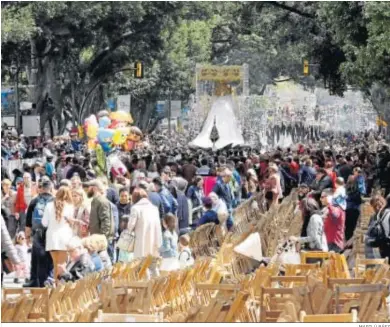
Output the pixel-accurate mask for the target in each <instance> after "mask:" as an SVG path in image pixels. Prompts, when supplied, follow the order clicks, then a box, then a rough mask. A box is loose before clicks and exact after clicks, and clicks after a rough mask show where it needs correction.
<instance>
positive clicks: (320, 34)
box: [1, 1, 390, 133]
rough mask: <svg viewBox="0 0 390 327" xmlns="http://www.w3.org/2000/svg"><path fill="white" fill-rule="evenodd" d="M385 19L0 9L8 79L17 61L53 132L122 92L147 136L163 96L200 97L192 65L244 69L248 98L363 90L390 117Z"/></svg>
mask: <svg viewBox="0 0 390 327" xmlns="http://www.w3.org/2000/svg"><path fill="white" fill-rule="evenodd" d="M389 19H390V4H389V3H387V2H384V1H383V2H363V1H362V2H310V1H304V2H289V1H276V2H272V1H269V2H268V1H263V2H245V1H244V2H173V1H164V2H162V1H161V2H150V1H142V2H124V1H123V2H121V1H119V2H108V1H107V2H104V1H95V2H70V1H52V2H24V1H23V2H22V1H15V2H11V1H9V2H2V31H1V33H2V50H3V51H2V78H3V81H5V82H12V81H11V76H10V74H9V67H10V66H11V63H17V65H18V66H19V67H20V69H21V71H22V72H23V78H22V83H23V84H28V85H30V86H31V85H33V86H32V87H29V88H28V89H29V92H28V96H29V98H30V101H32V102H34V103H36V104H37V112H38V113H39V114H41V125H42V126H41V127H42V129H43V127H44V126H45V125H46V124H47V123H49V125H50V127H51V131H52V133H53V132H54V131H57V132H60V133H61V132H62V131H63V130H64V128H65V123H66V122H67V121H69V120H74V121H75V122H79V123H80V122H82V121H83V119H84V118H85V116H86V115H88V114H90V113H92V112H96V111H98V110H101V109H104V108H105V106H106V105H105V101H106V100H107V98H109V97H113V96H116V95H118V94H120V93H123V92H127V93H130V94H131V96H132V113H133V116H134V117H135V119H136V122H137V124H139V126H140V127H141V128H143V129H145V128H147V125H148V123H149V122H150V118H151V117H153V113H154V110H153V109H154V104H155V102H156V101H157V100H162V99H164V98H166V97H167V92H168V90H169V91H170V92H171V94H172V96H173V98H175V99H180V100H183V101H186V100H187V99H188V97H189V95H190V94H191V93H193V92H194V88H195V83H194V73H195V65H196V63H214V64H229V65H230V64H243V63H248V64H249V67H250V85H251V93H252V94H261V93H262V92H263V90H264V88H265V86H266V85H267V84H270V83H273V81H274V79H275V78H276V77H278V76H281V75H283V76H289V77H291V78H293V79H294V80H296V81H297V82H300V83H305V84H306V85H313V86H314V85H316V84H320V85H325V86H326V87H327V88H329V90H330V92H331V93H333V94H338V95H342V94H343V92H344V91H345V90H346V88H347V86H352V87H356V88H358V89H360V90H362V91H364V92H365V94H366V95H367V96H368V97H370V99H371V101H372V102H373V104H374V106H375V107H376V108H377V109H378V111H380V112H382V114H383V115H384V116H386V117H387V119H388V120H389V118H390V117H388V112H389V110H388V103H389V95H390V92H389V89H390V55H389V49H390V25H389V24H388V21H389ZM304 58H307V59H309V60H310V63H312V64H314V65H313V66H311V68H312V69H311V76H310V77H303V76H302V75H303V74H302V60H303V59H304ZM137 60H142V61H143V62H144V63H145V78H144V79H143V80H135V79H134V78H133V77H132V75H133V74H132V71H131V67H132V65H133V63H134V62H135V61H137Z"/></svg>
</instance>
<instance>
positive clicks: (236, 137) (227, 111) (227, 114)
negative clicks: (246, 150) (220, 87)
mask: <svg viewBox="0 0 390 327" xmlns="http://www.w3.org/2000/svg"><path fill="white" fill-rule="evenodd" d="M214 120H215V122H216V127H217V130H218V134H219V139H218V141H217V142H216V143H215V148H216V149H222V148H224V147H225V146H227V145H229V144H231V145H232V146H236V145H244V143H245V142H244V138H243V137H242V133H241V128H240V126H239V124H238V120H237V118H236V116H235V114H234V101H233V99H232V97H231V96H224V97H220V98H218V99H217V100H216V101H215V102H214V103H213V105H212V107H211V110H210V112H209V114H208V115H207V119H206V122H205V124H204V126H203V128H202V131H201V132H200V134H199V135H198V136H197V137H196V138H195V140H193V141H192V142H190V144H189V145H190V146H197V147H200V148H212V147H213V142H211V140H210V133H211V130H212V128H213V125H214Z"/></svg>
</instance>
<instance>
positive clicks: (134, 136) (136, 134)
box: [127, 126, 142, 142]
mask: <svg viewBox="0 0 390 327" xmlns="http://www.w3.org/2000/svg"><path fill="white" fill-rule="evenodd" d="M141 138H142V132H141V130H140V129H139V128H138V127H137V126H132V127H130V134H129V136H128V137H127V139H128V140H130V141H133V142H139V141H140V140H141Z"/></svg>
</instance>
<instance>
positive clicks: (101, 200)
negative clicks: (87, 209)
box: [84, 179, 116, 255]
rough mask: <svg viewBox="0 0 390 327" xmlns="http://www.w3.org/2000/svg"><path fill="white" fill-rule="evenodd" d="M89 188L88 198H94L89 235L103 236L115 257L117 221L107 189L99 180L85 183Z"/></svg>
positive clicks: (109, 250) (110, 252)
mask: <svg viewBox="0 0 390 327" xmlns="http://www.w3.org/2000/svg"><path fill="white" fill-rule="evenodd" d="M84 186H85V187H88V191H87V196H88V198H92V203H91V213H90V217H89V233H90V234H91V235H93V234H103V235H105V236H106V238H107V241H108V244H109V246H108V249H107V250H108V252H109V254H111V255H113V253H114V249H113V248H112V242H113V240H114V237H115V232H116V230H115V229H116V228H115V219H114V215H113V212H112V210H111V205H110V201H109V200H108V199H107V197H106V188H105V186H104V184H103V183H102V181H100V180H98V179H94V180H91V181H89V182H86V183H84Z"/></svg>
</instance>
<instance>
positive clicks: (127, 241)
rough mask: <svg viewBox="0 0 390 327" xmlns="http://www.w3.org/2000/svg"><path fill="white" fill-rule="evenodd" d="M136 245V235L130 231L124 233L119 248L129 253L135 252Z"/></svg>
mask: <svg viewBox="0 0 390 327" xmlns="http://www.w3.org/2000/svg"><path fill="white" fill-rule="evenodd" d="M134 245H135V233H134V232H130V231H129V230H128V229H125V230H123V231H122V233H121V235H120V237H119V240H118V243H117V248H118V249H120V250H123V251H127V252H134Z"/></svg>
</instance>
